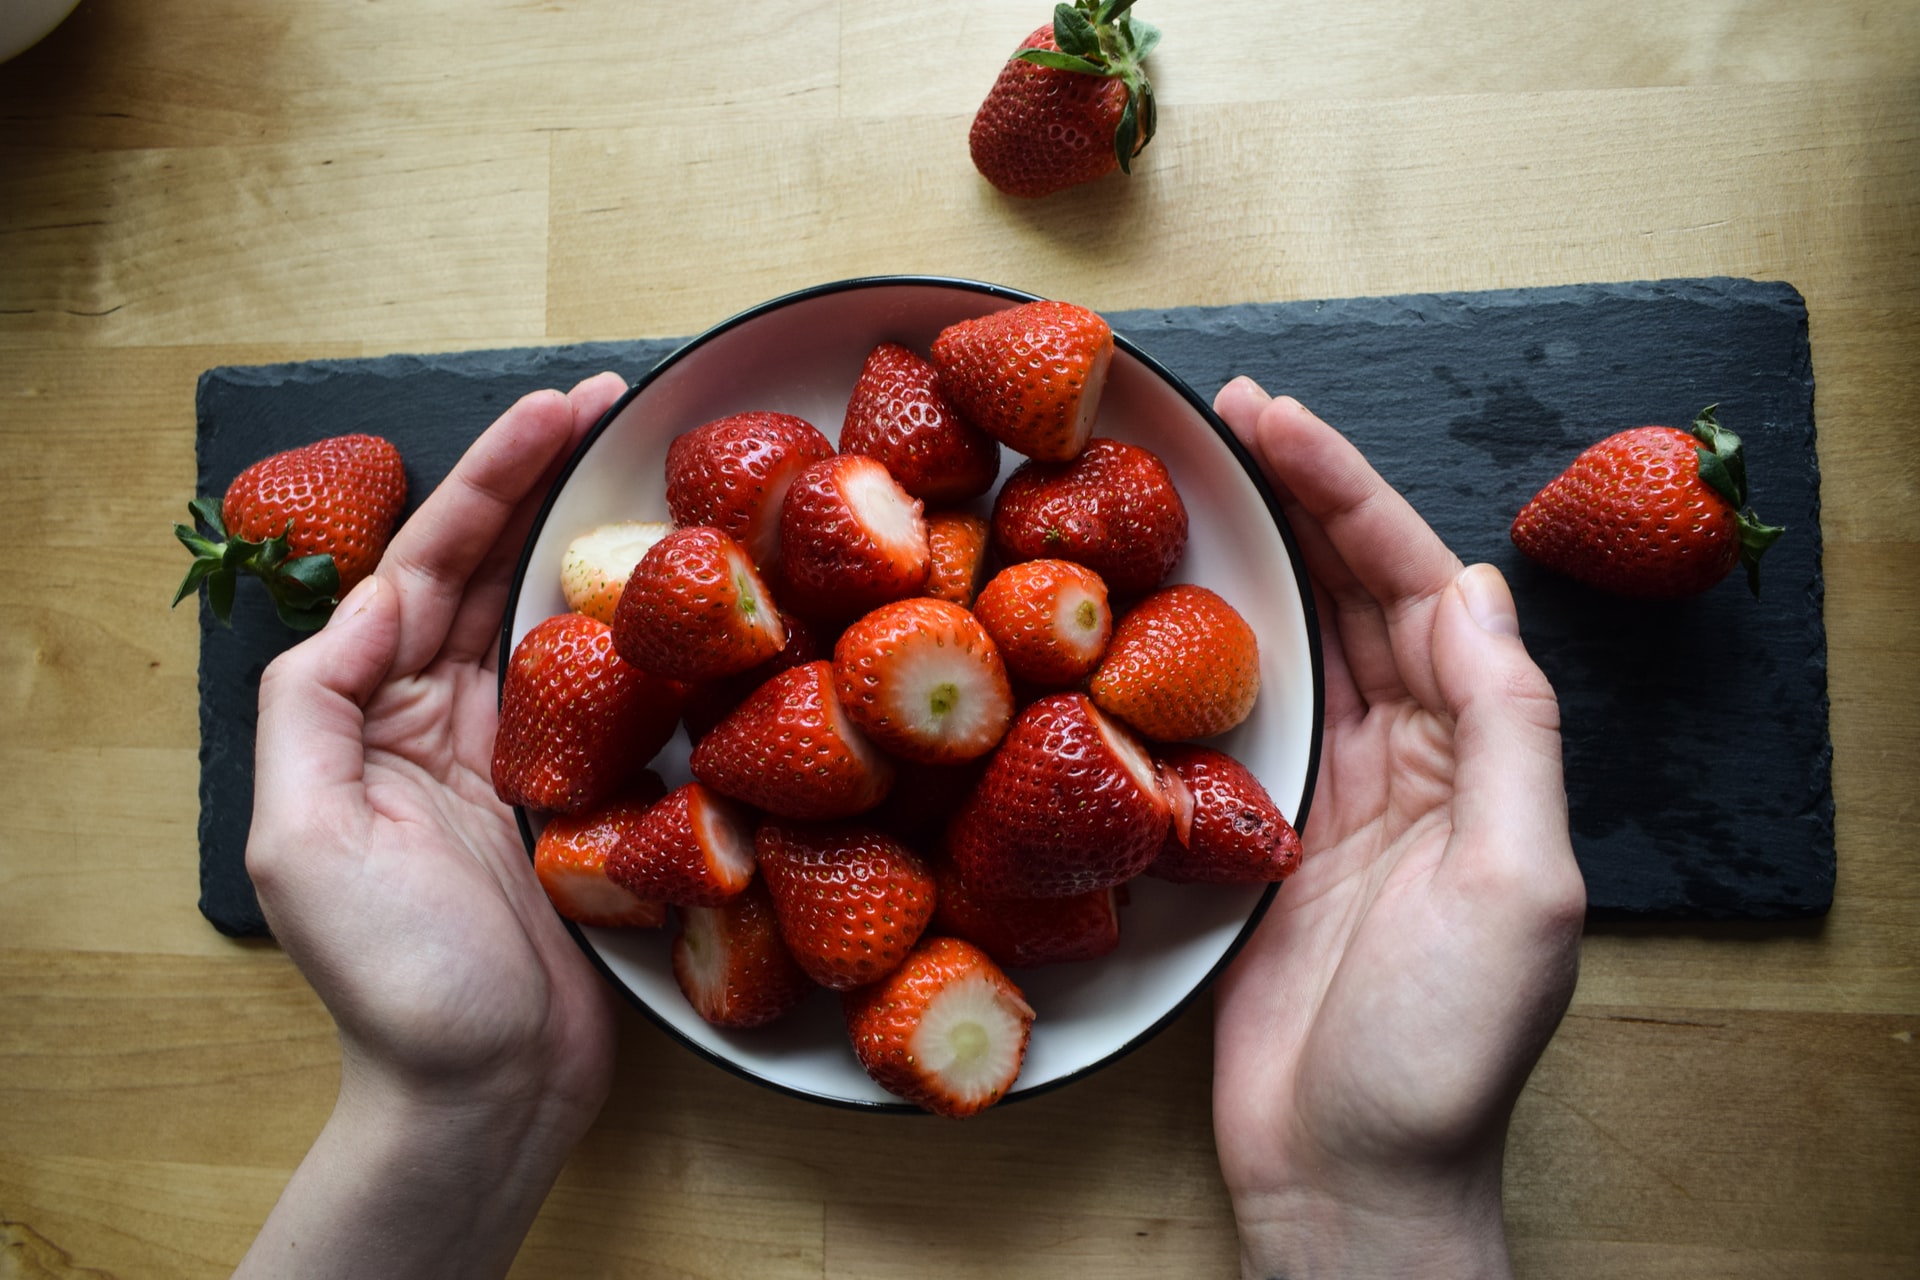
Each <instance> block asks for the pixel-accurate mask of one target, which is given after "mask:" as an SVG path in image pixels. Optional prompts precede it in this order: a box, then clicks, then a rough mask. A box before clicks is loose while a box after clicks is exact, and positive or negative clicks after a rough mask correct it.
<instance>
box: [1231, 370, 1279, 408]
mask: <svg viewBox="0 0 1920 1280" xmlns="http://www.w3.org/2000/svg"><path fill="white" fill-rule="evenodd" d="M1234 381H1235V382H1237V383H1239V384H1240V385H1241V386H1243V387H1245V388H1246V389H1247V390H1248V391H1250V392H1252V393H1253V394H1254V395H1255V396H1256V397H1258V398H1259V400H1260V402H1261V403H1262V404H1265V403H1266V402H1268V401H1270V400H1272V399H1273V397H1272V396H1270V395H1268V394H1267V389H1266V388H1265V387H1263V386H1261V385H1260V384H1259V383H1257V382H1255V381H1254V380H1253V379H1252V378H1249V377H1248V376H1247V375H1246V374H1244V373H1243V374H1241V375H1240V376H1239V377H1237V378H1235V379H1234Z"/></svg>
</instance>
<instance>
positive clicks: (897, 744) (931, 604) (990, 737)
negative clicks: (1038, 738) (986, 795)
mask: <svg viewBox="0 0 1920 1280" xmlns="http://www.w3.org/2000/svg"><path fill="white" fill-rule="evenodd" d="M833 683H834V689H835V690H836V691H837V692H838V693H839V695H840V705H841V706H843V707H845V708H846V709H847V713H848V714H849V715H851V716H852V717H853V718H854V721H855V722H856V723H858V724H859V726H860V727H861V728H862V729H865V730H866V731H867V733H868V735H869V736H871V737H872V738H873V740H874V741H875V742H877V743H879V744H880V745H881V747H883V748H884V749H886V750H887V751H890V752H892V753H893V754H894V755H897V756H901V757H903V758H905V759H908V760H916V761H919V762H920V763H922V764H958V763H960V762H961V761H964V760H972V759H974V758H975V757H977V756H982V755H985V754H986V753H987V752H989V751H991V750H993V748H994V746H995V744H997V743H998V742H999V741H1000V737H1001V735H1002V734H1004V733H1005V732H1006V731H1007V722H1008V721H1009V720H1011V719H1013V692H1012V690H1011V689H1009V688H1008V686H1007V671H1006V668H1005V667H1004V666H1002V665H1001V663H1000V652H999V650H997V649H996V648H994V644H993V640H992V639H991V638H990V637H989V636H988V635H987V633H986V631H985V630H984V629H982V628H981V626H980V624H979V623H978V622H976V621H974V618H973V615H972V614H970V613H968V612H967V611H966V610H965V609H962V608H961V607H960V606H959V605H957V604H951V603H949V602H947V601H945V600H934V599H930V598H928V597H926V596H921V597H919V598H917V599H913V600H896V601H894V602H893V603H892V604H884V605H881V606H880V607H879V608H878V609H875V610H874V611H873V612H872V613H869V614H867V615H866V616H865V617H863V618H861V619H860V620H859V621H858V622H856V623H854V624H853V625H852V626H850V627H848V628H847V629H846V631H845V632H843V633H842V634H841V636H840V641H839V643H838V644H836V645H834V647H833Z"/></svg>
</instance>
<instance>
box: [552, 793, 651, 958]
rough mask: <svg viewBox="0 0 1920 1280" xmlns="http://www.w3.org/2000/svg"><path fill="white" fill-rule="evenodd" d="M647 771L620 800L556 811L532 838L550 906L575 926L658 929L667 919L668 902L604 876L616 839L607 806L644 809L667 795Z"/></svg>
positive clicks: (637, 810) (611, 807)
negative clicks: (575, 811)
mask: <svg viewBox="0 0 1920 1280" xmlns="http://www.w3.org/2000/svg"><path fill="white" fill-rule="evenodd" d="M666 790H667V788H666V785H665V784H664V783H662V782H661V781H660V776H659V775H658V774H656V773H654V772H653V771H652V770H648V771H646V772H643V773H642V774H641V775H640V780H639V782H638V783H636V784H635V785H634V787H632V788H631V789H630V790H629V791H628V792H627V793H626V794H625V795H624V796H623V797H622V799H621V800H619V801H616V802H615V803H614V804H613V805H610V806H608V807H607V808H603V809H595V810H593V811H592V812H590V813H584V814H555V815H554V816H553V817H552V818H550V819H548V821H547V825H546V827H545V828H543V829H542V830H541V832H540V838H539V839H538V840H537V841H535V842H534V847H533V870H534V874H535V875H536V876H538V877H539V879H540V887H541V888H543V889H545V890H546V891H547V898H548V900H549V901H550V902H552V903H553V907H554V910H556V911H558V912H559V913H560V914H561V915H562V916H565V917H566V918H567V919H569V920H571V921H573V922H574V923H575V924H585V925H593V926H595V927H596V928H601V929H631V928H649V929H657V928H659V927H660V926H661V925H663V924H665V923H666V922H667V904H666V903H664V902H661V901H660V900H659V899H657V898H648V897H643V896H640V895H638V894H635V893H633V892H631V891H630V890H628V889H625V888H622V887H621V886H620V885H617V884H615V883H614V882H613V881H612V880H610V879H608V878H607V857H608V855H609V854H611V853H612V852H613V849H614V847H615V845H616V844H617V843H618V832H617V829H616V828H615V827H614V826H613V825H612V824H610V823H608V822H607V821H606V814H607V813H608V811H609V809H619V808H631V809H632V810H633V811H634V812H636V813H639V812H644V811H645V810H646V809H647V807H648V806H649V805H651V804H653V803H654V802H655V801H657V800H659V799H660V797H661V796H663V795H665V794H666Z"/></svg>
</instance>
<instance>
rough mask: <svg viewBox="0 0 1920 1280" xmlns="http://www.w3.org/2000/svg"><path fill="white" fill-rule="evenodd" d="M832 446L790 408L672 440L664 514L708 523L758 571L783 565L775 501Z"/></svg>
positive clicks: (739, 417)
mask: <svg viewBox="0 0 1920 1280" xmlns="http://www.w3.org/2000/svg"><path fill="white" fill-rule="evenodd" d="M832 456H833V443H832V442H831V441H829V440H828V439H827V438H826V436H824V435H822V434H821V433H820V429H819V428H818V427H815V426H814V425H813V424H812V423H810V422H808V421H807V420H806V419H805V418H796V417H794V416H793V415H792V414H790V413H736V414H733V415H731V416H729V417H725V418H719V419H716V420H715V421H713V422H709V423H706V424H705V425H703V426H698V427H695V428H694V429H693V430H691V431H688V432H684V433H682V434H681V435H679V436H677V437H675V438H674V441H673V443H672V444H671V445H669V446H668V448H667V511H668V513H669V514H671V515H672V516H673V522H674V523H675V524H677V525H681V526H692V525H700V524H705V525H712V526H713V527H714V528H716V529H719V530H721V531H722V532H724V533H726V534H727V535H728V536H729V537H732V538H734V539H735V540H736V541H738V542H739V543H740V544H741V545H742V546H744V547H746V549H747V553H748V554H749V555H751V556H752V557H753V562H754V564H755V565H756V566H758V567H759V568H760V569H761V570H762V571H763V572H769V573H771V572H776V571H777V569H778V566H779V562H780V505H781V500H782V499H783V498H784V497H785V495H786V492H787V486H788V485H790V484H792V483H793V478H794V476H796V475H798V474H799V473H800V470H801V468H803V467H805V466H806V465H807V464H808V463H812V462H818V461H820V459H822V458H830V457H832Z"/></svg>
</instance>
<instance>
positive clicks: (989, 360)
mask: <svg viewBox="0 0 1920 1280" xmlns="http://www.w3.org/2000/svg"><path fill="white" fill-rule="evenodd" d="M1112 362H1113V330H1112V329H1110V328H1109V327H1108V326H1107V322H1106V321H1105V320H1103V319H1101V318H1100V316H1099V315H1098V314H1096V313H1095V312H1092V311H1089V310H1087V309H1086V308H1085V307H1079V306H1075V305H1074V304H1072V303H1070V302H1051V301H1040V302H1028V303H1024V304H1022V305H1020V306H1017V307H1009V308H1007V309H1006V310H1004V311H995V312H992V313H990V314H988V315H984V316H978V317H975V318H974V319H971V320H962V321H960V322H959V323H957V324H953V325H949V326H948V327H947V328H945V329H943V330H941V331H940V333H939V335H938V336H937V337H935V338H934V340H933V365H934V367H935V368H936V369H938V370H939V371H940V386H941V388H942V389H943V390H944V391H945V392H946V393H947V398H948V399H949V400H951V401H952V402H953V404H954V407H955V408H957V409H959V410H960V413H961V415H962V416H963V417H965V418H966V419H967V421H969V422H971V423H973V424H974V425H975V426H977V427H979V428H980V429H981V430H982V431H985V432H986V433H987V434H988V435H990V436H992V437H993V438H994V439H996V440H998V441H999V442H1000V443H1001V444H1004V445H1006V446H1007V447H1008V448H1009V449H1012V450H1014V451H1015V452H1016V453H1024V454H1026V455H1027V456H1028V457H1029V458H1039V459H1041V460H1043V461H1047V462H1065V461H1067V460H1068V459H1069V458H1072V457H1075V456H1076V455H1078V454H1079V452H1080V450H1082V449H1083V448H1085V447H1086V444H1087V440H1088V439H1089V437H1091V436H1092V435H1093V423H1094V419H1095V418H1096V417H1097V416H1098V414H1099V411H1100V395H1101V392H1102V391H1104V390H1105V389H1106V385H1107V369H1108V367H1109V366H1110V365H1111V364H1112Z"/></svg>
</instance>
